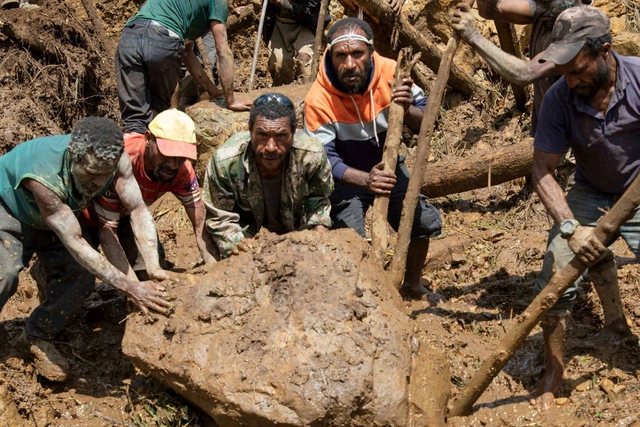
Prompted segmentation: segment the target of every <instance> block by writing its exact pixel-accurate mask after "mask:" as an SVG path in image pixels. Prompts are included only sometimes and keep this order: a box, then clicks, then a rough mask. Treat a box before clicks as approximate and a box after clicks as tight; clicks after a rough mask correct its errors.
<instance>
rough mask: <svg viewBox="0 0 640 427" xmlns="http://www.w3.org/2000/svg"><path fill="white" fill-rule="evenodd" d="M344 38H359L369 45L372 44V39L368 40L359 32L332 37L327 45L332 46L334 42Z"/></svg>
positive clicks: (349, 39)
mask: <svg viewBox="0 0 640 427" xmlns="http://www.w3.org/2000/svg"><path fill="white" fill-rule="evenodd" d="M345 40H348V41H351V40H360V41H363V42H365V43H366V44H368V45H370V46H373V40H369V39H367V38H366V37H365V36H361V35H360V34H343V35H341V36H340V37H336V38H335V39H333V41H332V42H331V43H329V47H333V45H334V44H336V43H340V42H343V41H345Z"/></svg>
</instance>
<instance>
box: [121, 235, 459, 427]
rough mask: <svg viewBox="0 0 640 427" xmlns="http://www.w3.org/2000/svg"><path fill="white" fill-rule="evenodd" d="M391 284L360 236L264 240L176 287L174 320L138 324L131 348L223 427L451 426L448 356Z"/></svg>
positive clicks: (132, 322) (133, 325) (140, 362)
mask: <svg viewBox="0 0 640 427" xmlns="http://www.w3.org/2000/svg"><path fill="white" fill-rule="evenodd" d="M385 278H386V275H385V273H384V271H383V270H382V269H381V268H380V267H379V266H378V265H376V264H375V263H374V261H373V256H372V253H371V252H370V249H369V245H368V244H367V243H366V242H365V241H364V240H363V239H361V238H360V237H359V236H358V235H357V234H356V233H355V232H353V231H351V230H337V231H331V232H329V233H319V232H312V231H302V232H295V233H290V234H288V235H286V236H275V235H272V234H268V233H266V234H265V235H262V234H260V235H259V236H258V238H257V240H255V241H254V249H253V252H252V253H247V254H243V255H240V256H236V257H232V258H230V259H227V260H225V261H223V262H220V263H218V264H217V265H215V266H214V267H213V268H211V269H210V271H201V272H194V273H193V274H190V275H188V276H187V280H185V281H184V283H181V284H180V285H177V286H176V287H175V288H174V289H172V293H173V294H174V295H175V296H176V298H177V300H176V301H175V307H176V308H175V312H174V313H173V314H172V315H171V316H170V317H169V318H166V317H159V318H158V319H156V320H155V321H154V322H149V320H148V319H147V320H145V318H144V317H143V316H141V315H136V316H133V317H132V318H130V319H129V320H128V322H127V327H126V332H125V336H124V341H123V343H122V348H123V351H124V353H125V354H126V355H127V356H128V357H129V358H130V359H131V360H132V361H133V363H134V364H135V365H136V366H138V367H139V368H141V369H142V370H143V371H145V372H149V373H150V374H151V375H153V376H154V377H156V378H158V379H159V380H160V381H162V382H163V383H164V384H166V385H167V386H168V387H170V388H172V389H173V390H175V391H176V392H177V393H179V394H181V395H182V396H184V397H185V398H186V399H188V400H190V401H191V402H193V403H195V404H196V405H198V406H199V407H200V408H202V409H203V410H204V411H206V412H207V413H208V414H210V415H211V416H212V417H213V418H214V419H215V421H216V422H217V423H218V425H220V427H227V426H261V427H265V426H367V427H370V426H406V425H409V424H410V422H409V419H410V418H414V419H415V420H417V421H416V422H415V424H414V425H442V424H443V423H444V415H443V414H444V410H445V405H446V395H447V393H446V390H448V387H449V373H448V368H447V363H446V359H445V358H444V357H442V355H441V354H440V353H437V352H434V351H433V350H432V349H430V348H429V347H425V346H424V345H423V346H422V348H420V345H419V342H420V340H419V339H417V338H416V337H414V330H413V326H412V324H411V323H410V322H411V321H410V319H409V318H408V317H407V316H406V315H405V314H404V312H403V307H402V302H401V300H400V298H399V296H398V293H397V291H396V290H395V289H394V288H393V287H392V286H391V285H389V284H388V283H387V282H386V281H385ZM412 372H413V373H414V375H413V376H412ZM410 378H411V380H409V379H410ZM427 379H428V381H425V380H427ZM439 381H441V382H439ZM410 396H411V397H412V399H411V400H410ZM434 419H435V421H434Z"/></svg>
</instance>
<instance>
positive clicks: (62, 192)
mask: <svg viewBox="0 0 640 427" xmlns="http://www.w3.org/2000/svg"><path fill="white" fill-rule="evenodd" d="M110 185H113V187H114V188H115V189H116V192H117V194H118V196H119V197H120V199H121V200H122V203H123V204H124V205H125V207H126V208H127V209H128V210H129V211H130V212H131V222H132V228H133V231H134V233H135V235H136V241H137V242H138V244H139V246H140V248H139V249H140V252H141V253H142V254H143V256H144V259H145V262H146V265H147V271H148V273H149V276H150V277H151V278H152V279H158V280H163V279H168V278H170V277H171V276H172V274H171V273H170V272H168V271H165V270H163V269H162V268H161V267H160V265H159V262H158V248H157V244H156V229H155V226H154V225H153V218H152V216H151V213H150V212H149V210H148V209H147V207H146V205H145V204H144V201H143V200H142V197H141V196H140V189H139V188H138V184H137V183H136V180H135V178H134V177H133V173H132V170H131V161H130V160H129V156H128V155H127V154H126V153H124V154H123V140H122V131H121V130H120V128H119V127H118V125H117V124H116V123H115V122H114V121H112V120H109V119H105V118H98V117H89V118H87V119H84V120H82V121H80V122H79V123H78V124H77V125H76V126H75V128H74V129H73V131H72V132H71V134H69V135H59V136H49V137H44V138H37V139H33V140H30V141H27V142H24V143H22V144H20V145H18V146H16V147H15V148H14V149H13V150H11V151H10V152H8V153H7V154H5V155H3V156H2V157H0V239H1V240H2V242H3V244H2V245H0V310H1V309H2V308H3V307H4V305H5V304H6V302H7V300H8V299H9V298H10V297H11V295H13V294H14V293H15V292H16V290H17V288H18V273H19V272H20V270H22V269H23V268H24V266H25V265H26V264H28V263H29V260H30V259H31V257H32V255H33V254H34V253H36V254H37V255H38V258H39V259H40V261H41V263H42V265H43V267H44V270H45V271H46V280H47V289H46V293H45V295H44V300H43V302H42V303H41V304H40V305H39V306H38V307H36V309H35V310H34V311H33V313H31V316H29V320H28V321H27V324H26V326H25V329H24V332H23V333H22V335H21V336H20V338H19V339H18V341H17V343H16V345H17V346H18V347H19V348H20V349H21V350H22V351H23V352H24V353H25V355H26V356H27V357H30V358H34V363H35V367H36V370H37V372H38V374H40V375H42V376H44V377H45V378H47V379H49V380H51V381H65V380H66V378H67V376H68V374H69V364H68V363H67V361H66V360H65V359H64V357H63V356H62V355H61V354H60V353H59V352H58V350H57V349H56V348H55V346H54V345H53V343H52V342H51V341H52V340H53V339H54V338H55V336H56V335H57V334H58V332H59V331H60V330H61V329H62V327H63V326H64V324H65V322H66V321H67V320H68V319H70V318H71V317H72V316H73V315H75V314H76V313H77V312H78V310H79V309H80V308H81V306H82V303H83V301H84V299H85V298H86V297H87V296H88V295H89V293H91V291H92V290H93V289H94V284H95V283H94V282H95V279H94V276H95V277H98V278H99V279H100V280H102V281H103V282H104V283H107V284H109V285H111V286H113V287H115V288H117V289H120V290H121V291H122V292H124V293H125V294H126V295H127V296H128V297H129V298H130V299H131V300H132V301H133V302H134V303H135V304H136V305H137V306H138V307H140V309H141V310H142V311H143V312H145V313H146V312H147V311H148V309H149V308H150V309H153V310H156V311H158V312H161V313H165V312H167V310H168V309H169V307H170V304H169V303H168V302H167V301H166V299H165V298H166V294H165V291H164V289H163V288H162V287H160V286H158V285H157V284H154V283H153V282H138V281H137V280H132V279H130V278H128V277H127V276H125V275H124V274H122V273H121V272H120V271H119V270H118V269H117V268H115V267H114V266H113V265H111V264H110V263H109V262H108V261H107V259H106V258H105V257H103V256H102V255H100V254H99V253H98V252H96V250H95V249H93V247H92V246H91V245H90V244H89V243H88V242H87V240H85V238H84V237H83V232H84V231H85V230H83V229H82V227H81V225H80V223H79V221H78V219H77V218H76V215H77V214H79V213H80V212H82V211H83V210H84V209H85V208H86V207H87V206H88V205H89V204H90V203H91V201H92V199H93V198H94V197H96V196H99V195H101V194H104V192H105V191H106V190H107V188H109V186H110Z"/></svg>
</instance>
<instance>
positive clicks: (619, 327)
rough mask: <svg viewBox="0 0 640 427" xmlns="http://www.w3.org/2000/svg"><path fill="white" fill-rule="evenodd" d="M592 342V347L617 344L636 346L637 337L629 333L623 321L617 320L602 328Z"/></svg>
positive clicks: (627, 326)
mask: <svg viewBox="0 0 640 427" xmlns="http://www.w3.org/2000/svg"><path fill="white" fill-rule="evenodd" d="M591 341H592V345H593V346H594V347H602V346H612V345H619V344H622V343H624V344H626V345H638V337H637V336H636V335H634V334H633V332H631V329H630V328H629V325H627V321H626V320H625V319H618V320H614V321H613V322H611V323H610V324H609V325H607V326H605V327H604V328H602V330H601V331H600V332H598V333H597V334H596V335H595V336H594V337H593V339H592V340H591Z"/></svg>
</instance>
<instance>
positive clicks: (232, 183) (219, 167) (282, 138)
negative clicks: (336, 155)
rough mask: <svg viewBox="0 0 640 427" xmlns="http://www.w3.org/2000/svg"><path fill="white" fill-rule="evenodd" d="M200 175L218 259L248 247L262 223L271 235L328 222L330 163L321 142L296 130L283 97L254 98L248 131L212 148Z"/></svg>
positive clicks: (322, 226)
mask: <svg viewBox="0 0 640 427" xmlns="http://www.w3.org/2000/svg"><path fill="white" fill-rule="evenodd" d="M204 181H205V182H204V190H203V197H204V203H205V207H206V208H207V220H206V226H207V229H208V230H209V232H210V233H211V235H212V236H213V240H214V241H215V242H216V244H217V245H218V248H219V249H220V254H221V256H222V257H228V256H229V255H231V254H238V253H239V251H247V250H249V249H250V247H251V243H250V239H251V238H252V237H253V236H254V235H255V234H256V233H257V232H258V230H260V228H261V227H265V228H267V229H268V230H269V231H271V232H274V233H278V234H282V233H286V232H289V231H294V230H304V229H314V230H318V231H328V230H329V228H330V227H331V217H330V209H331V202H330V201H329V196H330V195H331V192H332V191H333V178H332V177H331V166H330V164H329V161H328V160H327V156H326V154H325V152H324V148H323V147H322V144H321V143H320V141H319V140H318V139H316V138H315V137H311V136H308V135H306V134H305V133H304V132H302V131H296V112H295V108H294V106H293V103H292V102H291V100H290V99H289V98H287V97H286V96H284V95H280V94H275V93H270V94H265V95H262V96H260V97H258V99H256V100H255V102H254V103H253V106H252V108H251V113H250V116H249V131H245V132H239V133H237V134H235V135H234V136H232V137H231V138H229V139H228V140H227V141H226V142H225V143H224V144H223V145H222V146H221V147H220V148H219V149H218V150H217V151H216V152H215V153H214V155H213V156H212V157H211V161H210V162H209V165H208V166H207V172H206V175H205V180H204Z"/></svg>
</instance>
